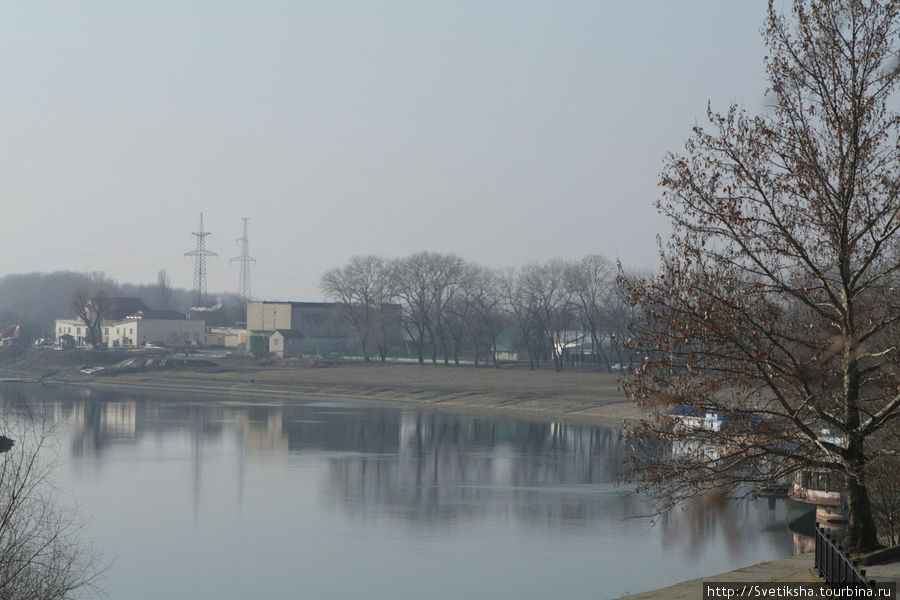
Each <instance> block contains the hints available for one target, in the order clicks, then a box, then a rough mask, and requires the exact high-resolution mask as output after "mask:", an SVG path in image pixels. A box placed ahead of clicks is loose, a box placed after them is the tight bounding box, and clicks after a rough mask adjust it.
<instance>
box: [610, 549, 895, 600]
mask: <svg viewBox="0 0 900 600" xmlns="http://www.w3.org/2000/svg"><path fill="white" fill-rule="evenodd" d="M814 558H815V557H814V556H813V553H812V552H807V553H805V554H798V555H797V556H788V557H786V558H780V559H778V560H770V561H768V562H761V563H757V564H755V565H751V566H749V567H744V568H743V569H737V570H736V571H729V572H728V573H722V574H720V575H710V576H708V577H701V578H699V579H692V580H690V581H685V582H683V583H679V584H676V585H672V586H669V587H666V588H662V589H659V590H653V591H652V592H644V593H642V594H634V595H629V596H623V598H628V600H635V599H643V598H660V599H662V600H682V599H683V600H697V599H698V598H702V597H703V582H705V581H719V582H729V581H731V582H735V581H740V582H760V583H762V582H769V581H807V582H814V581H821V580H820V579H819V577H818V572H817V571H816V569H815V567H814V566H813V565H814ZM865 569H866V575H867V576H869V577H870V578H871V579H874V580H876V581H879V582H887V581H900V561H897V562H893V563H890V564H887V565H877V566H874V567H865Z"/></svg>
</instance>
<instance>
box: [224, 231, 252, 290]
mask: <svg viewBox="0 0 900 600" xmlns="http://www.w3.org/2000/svg"><path fill="white" fill-rule="evenodd" d="M243 219H244V237H239V238H238V239H237V241H236V242H235V243H236V244H240V245H241V255H240V256H237V257H235V258H232V259H231V260H230V261H229V262H235V261H237V262H239V263H241V281H240V286H241V289H240V294H241V299H242V300H243V301H244V302H249V301H250V263H255V262H256V259H255V258H250V238H249V237H247V221H249V220H250V217H243Z"/></svg>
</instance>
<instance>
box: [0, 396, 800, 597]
mask: <svg viewBox="0 0 900 600" xmlns="http://www.w3.org/2000/svg"><path fill="white" fill-rule="evenodd" d="M3 396H4V401H9V400H10V399H12V398H14V397H25V398H27V399H28V400H29V401H30V402H35V403H40V405H41V406H43V407H44V408H45V410H46V413H47V414H48V415H50V416H51V417H52V419H53V420H54V421H55V422H56V423H57V424H58V425H59V429H58V432H59V440H60V448H61V456H60V459H61V460H60V466H59V468H58V469H57V471H56V472H55V477H56V481H57V483H58V485H59V486H60V487H62V488H65V489H67V490H71V492H72V493H73V494H74V496H76V497H77V498H78V503H79V507H80V510H81V511H82V513H84V514H85V516H86V517H88V519H89V520H88V522H87V525H86V527H85V530H84V532H83V538H84V540H85V541H87V542H89V543H91V544H93V545H95V546H96V547H98V548H99V549H100V550H101V551H102V553H103V554H104V556H105V557H106V558H107V559H114V561H115V563H114V565H113V566H112V568H111V570H110V571H109V573H108V575H107V577H106V582H105V587H106V588H107V590H108V591H109V594H110V597H111V598H114V599H145V598H146V599H154V600H157V599H159V598H217V599H223V600H224V599H235V600H249V599H254V598H310V599H319V598H322V599H328V598H335V599H362V598H364V599H366V600H373V599H376V600H377V599H380V598H390V599H392V600H398V599H401V600H402V599H409V600H420V599H422V598H429V599H444V598H446V599H452V600H461V599H469V598H517V599H531V598H533V599H541V600H545V599H546V598H559V597H563V598H591V599H593V600H596V599H603V598H617V597H619V596H621V595H623V594H625V593H636V592H639V591H645V590H650V589H655V588H658V587H662V586H665V585H668V584H672V583H675V582H678V581H683V580H686V579H691V578H695V577H701V576H704V575H710V574H714V573H718V572H722V571H726V570H730V569H733V568H737V567H741V566H745V565H748V564H751V563H754V562H757V561H760V560H766V559H773V558H778V557H782V556H785V555H788V554H790V553H791V552H792V537H791V534H790V533H789V532H788V530H787V525H786V524H787V522H788V521H789V520H790V519H791V518H792V517H793V516H796V515H795V514H793V509H792V508H791V507H789V506H787V505H786V504H785V501H784V500H778V501H776V502H774V503H769V502H766V501H761V502H756V503H740V504H738V503H697V504H696V505H694V506H690V507H688V508H687V509H686V510H684V511H679V512H675V513H672V514H669V515H668V516H666V517H665V518H663V519H661V520H660V521H659V523H657V524H656V525H655V526H651V525H650V523H649V522H648V521H647V520H646V519H628V518H627V517H629V516H632V515H635V514H639V513H641V511H642V510H643V509H644V507H643V506H642V505H641V503H640V502H639V501H638V500H637V499H635V498H634V497H633V496H630V495H628V494H627V493H626V492H625V491H624V490H623V488H621V487H618V486H617V485H616V480H617V476H618V473H619V472H620V469H621V465H622V463H623V461H624V460H625V459H626V457H627V449H626V447H625V446H624V444H623V443H622V442H621V441H620V439H619V435H618V432H617V431H615V430H611V429H603V428H593V427H573V426H569V425H562V424H546V423H532V422H526V421H518V420H513V419H495V418H481V417H475V418H473V417H465V416H456V415H451V414H444V413H438V412H431V411H427V410H418V409H415V408H409V407H394V406H380V405H372V404H368V403H366V404H363V403H345V402H320V401H314V400H310V401H309V402H300V403H290V404H283V403H258V402H254V403H250V402H240V401H235V400H233V399H224V398H223V399H218V400H217V399H210V398H209V397H203V398H191V397H149V396H146V397H145V396H140V395H135V394H128V393H124V394H121V393H116V394H112V393H96V392H94V393H90V392H88V391H86V390H79V389H75V388H70V389H66V388H58V389H56V390H48V389H46V388H37V387H7V388H5V389H4V390H3ZM788 513H791V514H788Z"/></svg>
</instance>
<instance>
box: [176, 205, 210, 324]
mask: <svg viewBox="0 0 900 600" xmlns="http://www.w3.org/2000/svg"><path fill="white" fill-rule="evenodd" d="M209 234H210V232H209V231H203V213H200V231H195V232H193V233H192V234H191V235H193V236H196V238H197V247H196V248H195V249H194V250H192V251H190V252H185V253H184V255H185V256H193V257H194V290H195V291H196V292H197V298H196V300H197V306H203V297H204V296H205V295H206V257H207V256H218V254H216V253H215V252H213V251H211V250H207V249H206V236H208V235H209Z"/></svg>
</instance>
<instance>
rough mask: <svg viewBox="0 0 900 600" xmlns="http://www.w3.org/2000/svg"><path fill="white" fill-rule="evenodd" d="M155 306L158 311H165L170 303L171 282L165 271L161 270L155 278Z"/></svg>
mask: <svg viewBox="0 0 900 600" xmlns="http://www.w3.org/2000/svg"><path fill="white" fill-rule="evenodd" d="M154 291H155V296H156V304H157V308H158V309H159V310H167V309H168V308H169V305H170V303H171V302H172V282H171V281H170V280H169V276H168V275H167V274H166V270H165V269H161V270H160V271H159V273H157V277H156V290H154Z"/></svg>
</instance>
